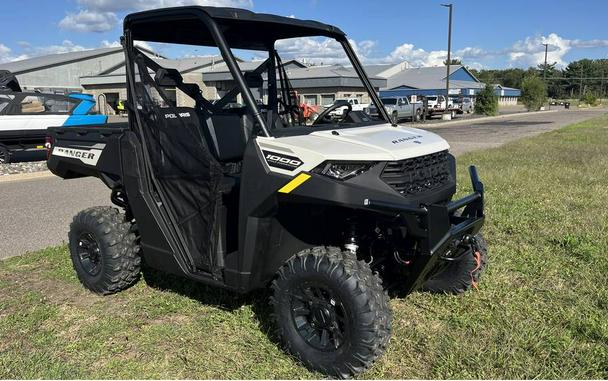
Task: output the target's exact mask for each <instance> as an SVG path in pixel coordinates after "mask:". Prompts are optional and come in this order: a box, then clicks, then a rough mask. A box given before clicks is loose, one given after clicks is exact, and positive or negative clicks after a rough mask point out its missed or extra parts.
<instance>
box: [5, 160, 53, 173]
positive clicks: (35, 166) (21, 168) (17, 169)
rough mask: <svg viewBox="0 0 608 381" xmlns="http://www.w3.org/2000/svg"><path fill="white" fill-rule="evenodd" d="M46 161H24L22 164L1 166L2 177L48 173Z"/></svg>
mask: <svg viewBox="0 0 608 381" xmlns="http://www.w3.org/2000/svg"><path fill="white" fill-rule="evenodd" d="M46 170H47V167H46V161H24V162H21V163H10V164H0V176H7V175H14V174H17V173H34V172H41V171H46Z"/></svg>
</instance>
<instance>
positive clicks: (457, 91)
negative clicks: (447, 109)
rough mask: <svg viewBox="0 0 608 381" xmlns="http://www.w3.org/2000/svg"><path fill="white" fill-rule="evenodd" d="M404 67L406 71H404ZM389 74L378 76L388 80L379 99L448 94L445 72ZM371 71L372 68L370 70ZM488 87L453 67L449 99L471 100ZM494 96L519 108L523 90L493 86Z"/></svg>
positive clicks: (410, 70) (433, 69) (427, 69)
mask: <svg viewBox="0 0 608 381" xmlns="http://www.w3.org/2000/svg"><path fill="white" fill-rule="evenodd" d="M403 66H405V67H403ZM402 67H403V68H402V69H401V70H398V71H395V70H388V71H384V72H380V73H378V74H377V75H378V76H381V77H385V78H386V82H387V83H386V87H384V88H382V89H380V96H411V95H417V96H421V95H427V96H428V95H439V94H445V86H446V68H445V66H437V67H420V68H407V67H406V65H402ZM370 69H371V68H370ZM484 87H485V83H483V82H480V81H479V80H478V79H477V78H475V76H474V75H473V74H472V73H471V72H470V71H469V70H467V68H466V67H464V66H462V65H453V66H450V96H451V97H459V96H463V97H471V98H475V96H476V94H477V93H479V91H481V89H483V88H484ZM494 88H495V93H496V95H497V96H498V97H499V98H498V99H499V104H501V105H510V104H516V103H517V99H518V98H519V96H521V90H519V89H514V88H510V87H505V86H501V85H499V84H497V85H494Z"/></svg>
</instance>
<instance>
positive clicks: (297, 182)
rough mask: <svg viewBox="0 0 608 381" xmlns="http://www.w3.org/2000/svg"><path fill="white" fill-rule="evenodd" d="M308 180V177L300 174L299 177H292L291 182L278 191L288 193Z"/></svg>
mask: <svg viewBox="0 0 608 381" xmlns="http://www.w3.org/2000/svg"><path fill="white" fill-rule="evenodd" d="M308 179H310V175H307V174H306V173H300V174H299V175H297V176H296V177H294V178H293V180H291V181H290V182H288V183H287V184H285V185H284V186H283V188H281V189H279V193H289V192H291V191H292V190H294V189H296V188H297V187H299V186H300V185H302V184H303V183H304V182H305V181H306V180H308Z"/></svg>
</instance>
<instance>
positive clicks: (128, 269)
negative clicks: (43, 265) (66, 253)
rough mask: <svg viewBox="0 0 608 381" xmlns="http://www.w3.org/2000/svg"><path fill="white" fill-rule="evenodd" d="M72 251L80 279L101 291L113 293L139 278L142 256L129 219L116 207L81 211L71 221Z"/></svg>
mask: <svg viewBox="0 0 608 381" xmlns="http://www.w3.org/2000/svg"><path fill="white" fill-rule="evenodd" d="M69 240H70V255H71V258H72V265H73V266H74V270H75V271H76V275H77V276H78V279H79V280H80V282H81V283H82V284H83V285H84V286H85V287H86V288H88V289H89V290H91V291H93V292H95V293H98V294H103V295H106V294H113V293H115V292H118V291H121V290H124V289H126V288H128V287H129V286H131V285H133V284H134V283H135V282H137V280H138V279H139V274H140V265H141V258H140V256H139V246H138V245H137V237H136V236H135V233H134V230H133V229H132V225H131V223H130V222H128V221H125V218H124V215H123V214H121V213H120V212H119V211H118V210H117V209H116V208H112V207H104V206H98V207H93V208H89V209H85V210H83V211H82V212H80V213H78V214H77V215H76V216H75V217H74V220H73V221H72V224H71V225H70V233H69Z"/></svg>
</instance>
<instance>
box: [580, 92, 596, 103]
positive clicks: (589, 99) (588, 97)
mask: <svg viewBox="0 0 608 381" xmlns="http://www.w3.org/2000/svg"><path fill="white" fill-rule="evenodd" d="M581 102H582V103H586V104H588V105H589V106H595V105H597V97H596V96H595V95H593V93H585V95H583V97H582V98H581Z"/></svg>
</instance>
